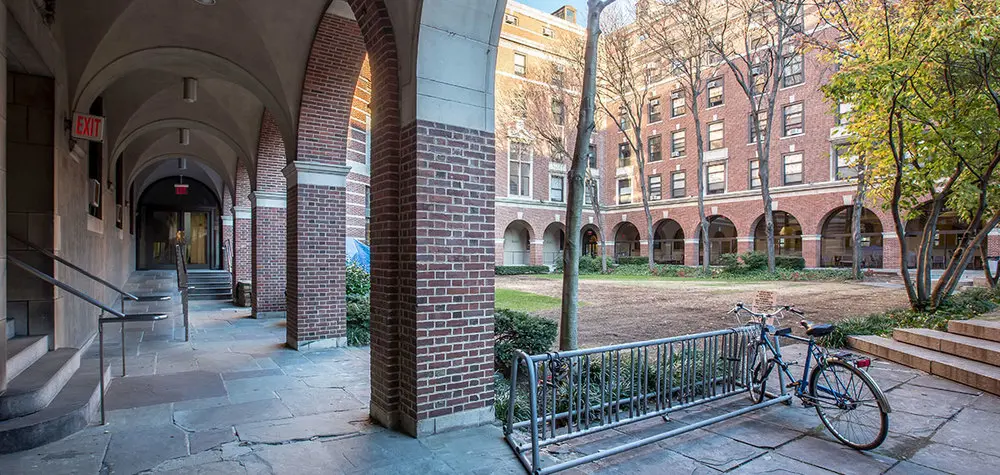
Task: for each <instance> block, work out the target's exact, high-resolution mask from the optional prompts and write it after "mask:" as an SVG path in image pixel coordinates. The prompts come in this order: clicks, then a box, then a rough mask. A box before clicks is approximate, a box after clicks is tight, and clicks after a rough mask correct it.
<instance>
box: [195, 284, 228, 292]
mask: <svg viewBox="0 0 1000 475" xmlns="http://www.w3.org/2000/svg"><path fill="white" fill-rule="evenodd" d="M188 285H190V286H192V287H194V288H193V289H191V293H198V292H205V291H220V292H225V291H229V290H231V288H230V287H229V284H225V283H223V284H196V283H194V282H188Z"/></svg>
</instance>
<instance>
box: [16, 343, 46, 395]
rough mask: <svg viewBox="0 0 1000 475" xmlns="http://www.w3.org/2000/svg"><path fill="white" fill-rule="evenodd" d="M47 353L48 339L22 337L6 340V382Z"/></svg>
mask: <svg viewBox="0 0 1000 475" xmlns="http://www.w3.org/2000/svg"><path fill="white" fill-rule="evenodd" d="M48 352H49V337H47V336H22V337H18V338H11V339H10V340H7V381H6V382H8V383H9V382H11V380H13V379H14V378H16V377H17V375H19V374H21V373H22V372H23V371H24V370H26V369H28V367H29V366H31V365H32V364H34V363H35V362H36V361H38V359H39V358H41V357H43V356H45V353H48Z"/></svg>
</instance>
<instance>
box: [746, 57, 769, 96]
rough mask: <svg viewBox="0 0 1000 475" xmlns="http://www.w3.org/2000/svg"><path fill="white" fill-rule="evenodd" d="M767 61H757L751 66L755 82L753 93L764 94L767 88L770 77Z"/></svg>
mask: <svg viewBox="0 0 1000 475" xmlns="http://www.w3.org/2000/svg"><path fill="white" fill-rule="evenodd" d="M768 72H769V71H768V68H767V63H757V64H755V65H753V66H751V67H750V78H751V82H752V83H753V93H754V94H763V93H764V90H765V89H766V88H767V79H768V77H767V76H768Z"/></svg>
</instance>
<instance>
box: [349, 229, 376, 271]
mask: <svg viewBox="0 0 1000 475" xmlns="http://www.w3.org/2000/svg"><path fill="white" fill-rule="evenodd" d="M347 263H348V264H351V263H354V264H357V265H359V266H361V267H362V268H363V269H364V270H365V272H367V273H369V274H370V273H371V272H372V250H371V248H370V247H368V245H367V244H365V243H363V242H361V241H359V240H357V239H354V238H347Z"/></svg>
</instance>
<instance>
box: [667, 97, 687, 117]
mask: <svg viewBox="0 0 1000 475" xmlns="http://www.w3.org/2000/svg"><path fill="white" fill-rule="evenodd" d="M684 114H687V98H686V97H684V92H683V91H674V92H671V93H670V117H680V116H682V115H684Z"/></svg>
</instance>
